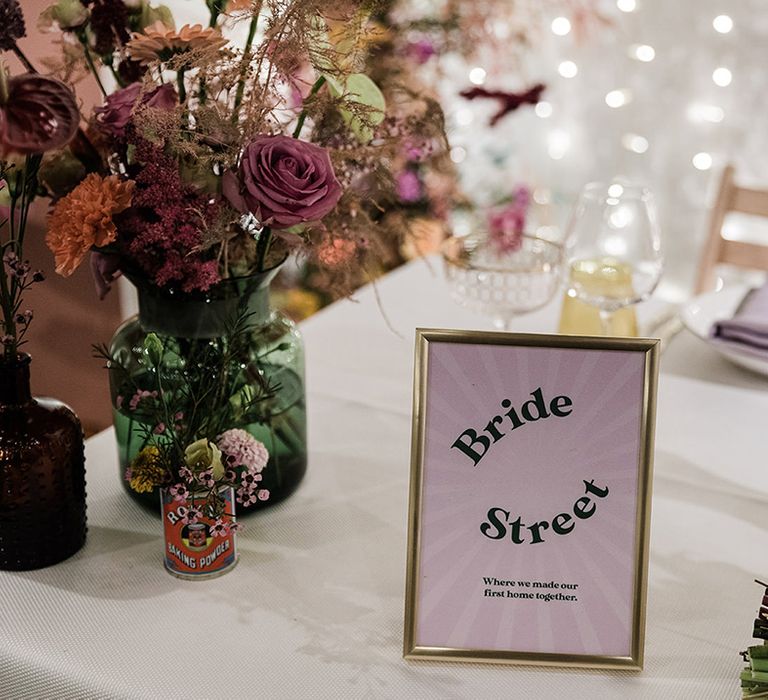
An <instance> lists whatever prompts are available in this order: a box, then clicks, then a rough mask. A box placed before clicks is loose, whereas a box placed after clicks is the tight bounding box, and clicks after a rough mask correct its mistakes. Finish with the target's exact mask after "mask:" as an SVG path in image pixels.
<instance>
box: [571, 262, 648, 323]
mask: <svg viewBox="0 0 768 700" xmlns="http://www.w3.org/2000/svg"><path fill="white" fill-rule="evenodd" d="M570 275H571V286H572V287H578V288H579V289H580V290H581V292H582V294H583V295H584V296H587V297H590V298H592V299H595V300H597V299H605V300H611V299H613V300H616V301H619V300H627V302H629V300H631V299H633V298H634V297H635V293H634V289H633V288H632V268H631V267H630V266H629V265H627V264H626V263H622V262H619V261H618V260H614V259H613V258H600V259H595V260H577V261H576V262H574V263H573V264H572V265H571V271H570ZM571 294H574V292H573V291H571ZM558 332H560V333H573V334H579V335H603V330H602V324H601V323H600V311H599V309H598V307H597V306H593V305H592V304H587V303H586V302H583V301H581V299H579V298H578V297H577V296H575V295H574V296H570V295H569V293H568V292H566V293H565V298H564V299H563V308H562V311H561V312H560V325H559V327H558ZM637 334H638V333H637V316H636V315H635V309H634V307H633V306H624V307H623V308H620V309H619V310H618V311H616V312H615V313H614V314H613V316H612V318H611V333H610V335H621V336H631V337H635V336H637Z"/></svg>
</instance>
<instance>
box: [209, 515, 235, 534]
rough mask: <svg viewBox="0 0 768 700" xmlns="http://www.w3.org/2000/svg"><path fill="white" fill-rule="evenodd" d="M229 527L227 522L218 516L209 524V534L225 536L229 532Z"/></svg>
mask: <svg viewBox="0 0 768 700" xmlns="http://www.w3.org/2000/svg"><path fill="white" fill-rule="evenodd" d="M230 529H231V527H230V524H229V522H227V521H226V520H222V519H221V518H218V519H217V520H216V522H215V523H214V524H213V525H211V534H212V535H213V536H214V537H226V536H227V535H228V534H229V531H230Z"/></svg>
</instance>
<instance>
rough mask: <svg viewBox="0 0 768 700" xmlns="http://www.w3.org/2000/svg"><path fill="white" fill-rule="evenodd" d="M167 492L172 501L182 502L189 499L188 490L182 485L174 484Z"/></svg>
mask: <svg viewBox="0 0 768 700" xmlns="http://www.w3.org/2000/svg"><path fill="white" fill-rule="evenodd" d="M168 491H169V492H170V494H171V496H173V500H174V501H179V502H182V503H183V502H184V501H186V500H187V499H188V498H189V489H188V488H187V487H186V486H184V484H174V485H173V486H171V487H170V488H169V489H168Z"/></svg>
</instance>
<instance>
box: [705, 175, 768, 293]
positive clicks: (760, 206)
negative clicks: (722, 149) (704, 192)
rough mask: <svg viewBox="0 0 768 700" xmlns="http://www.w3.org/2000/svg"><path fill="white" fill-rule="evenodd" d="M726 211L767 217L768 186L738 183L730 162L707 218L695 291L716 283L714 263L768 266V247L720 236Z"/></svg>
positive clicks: (758, 267) (756, 267) (766, 267)
mask: <svg viewBox="0 0 768 700" xmlns="http://www.w3.org/2000/svg"><path fill="white" fill-rule="evenodd" d="M728 212H740V213H742V214H751V215H753V216H766V217H768V190H752V189H748V188H746V187H739V186H737V185H736V184H735V183H734V181H733V166H732V165H727V166H726V167H725V170H723V176H722V180H721V181H720V191H719V192H718V194H717V200H716V201H715V206H714V207H713V209H712V214H711V216H710V219H709V231H708V233H707V240H706V242H705V243H704V250H703V252H702V256H701V261H700V262H699V272H698V276H697V279H696V294H701V293H702V292H706V291H709V290H710V289H712V288H713V287H714V286H715V267H716V265H717V264H718V263H727V264H729V265H737V266H739V267H749V268H752V269H758V270H768V247H766V246H762V245H758V244H756V243H747V242H745V241H730V240H728V239H726V238H723V235H722V229H723V222H724V221H725V216H726V214H728Z"/></svg>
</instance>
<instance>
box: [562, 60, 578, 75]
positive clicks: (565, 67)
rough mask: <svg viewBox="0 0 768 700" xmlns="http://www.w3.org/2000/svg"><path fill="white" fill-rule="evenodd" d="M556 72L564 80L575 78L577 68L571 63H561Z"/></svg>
mask: <svg viewBox="0 0 768 700" xmlns="http://www.w3.org/2000/svg"><path fill="white" fill-rule="evenodd" d="M557 72H558V73H560V75H562V76H563V77H564V78H575V77H576V74H577V73H578V72H579V67H578V66H577V65H576V64H575V63H574V62H573V61H563V62H562V63H560V65H559V66H558V67H557Z"/></svg>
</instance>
